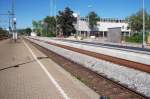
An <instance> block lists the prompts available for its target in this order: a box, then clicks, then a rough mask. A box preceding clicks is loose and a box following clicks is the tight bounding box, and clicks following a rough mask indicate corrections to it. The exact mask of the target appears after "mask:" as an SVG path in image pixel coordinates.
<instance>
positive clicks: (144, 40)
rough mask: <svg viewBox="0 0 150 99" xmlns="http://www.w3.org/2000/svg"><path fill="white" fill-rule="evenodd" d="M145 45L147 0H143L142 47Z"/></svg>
mask: <svg viewBox="0 0 150 99" xmlns="http://www.w3.org/2000/svg"><path fill="white" fill-rule="evenodd" d="M144 47H145V2H144V0H143V44H142V48H144Z"/></svg>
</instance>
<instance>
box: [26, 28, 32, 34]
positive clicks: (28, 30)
mask: <svg viewBox="0 0 150 99" xmlns="http://www.w3.org/2000/svg"><path fill="white" fill-rule="evenodd" d="M31 32H32V30H31V28H26V29H25V33H26V34H27V35H28V36H31Z"/></svg>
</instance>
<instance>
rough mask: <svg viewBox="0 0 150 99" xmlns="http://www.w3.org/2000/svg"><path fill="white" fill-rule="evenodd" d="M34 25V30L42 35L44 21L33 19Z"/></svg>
mask: <svg viewBox="0 0 150 99" xmlns="http://www.w3.org/2000/svg"><path fill="white" fill-rule="evenodd" d="M32 26H33V32H35V33H37V35H38V36H42V35H43V34H42V31H43V27H42V21H34V20H33V21H32Z"/></svg>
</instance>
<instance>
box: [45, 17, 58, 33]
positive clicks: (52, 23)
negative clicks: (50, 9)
mask: <svg viewBox="0 0 150 99" xmlns="http://www.w3.org/2000/svg"><path fill="white" fill-rule="evenodd" d="M44 27H45V29H46V31H47V33H48V34H47V36H55V35H56V32H55V31H56V19H55V17H54V16H47V17H46V18H44Z"/></svg>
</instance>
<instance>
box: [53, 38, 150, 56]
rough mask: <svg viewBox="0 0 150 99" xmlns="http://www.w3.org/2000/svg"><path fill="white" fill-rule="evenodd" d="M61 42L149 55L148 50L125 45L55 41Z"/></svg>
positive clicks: (149, 51) (149, 50)
mask: <svg viewBox="0 0 150 99" xmlns="http://www.w3.org/2000/svg"><path fill="white" fill-rule="evenodd" d="M56 40H61V41H63V42H70V43H75V44H83V45H89V46H95V47H104V48H112V49H116V50H123V51H129V52H136V53H141V54H142V53H143V54H150V49H149V48H140V47H133V46H125V45H115V44H107V43H106V44H105V43H98V42H87V41H76V40H66V39H56Z"/></svg>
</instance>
